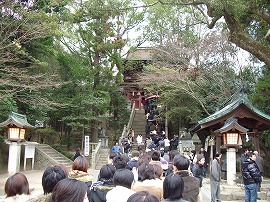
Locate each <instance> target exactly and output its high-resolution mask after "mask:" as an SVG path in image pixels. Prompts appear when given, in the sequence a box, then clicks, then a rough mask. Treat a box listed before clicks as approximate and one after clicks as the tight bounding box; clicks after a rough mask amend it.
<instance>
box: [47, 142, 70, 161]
mask: <svg viewBox="0 0 270 202" xmlns="http://www.w3.org/2000/svg"><path fill="white" fill-rule="evenodd" d="M51 146H52V148H54V149H55V150H56V151H58V152H60V153H61V154H63V155H64V156H65V157H67V158H69V159H70V160H72V161H73V157H74V155H73V154H71V153H70V152H69V151H67V150H65V148H64V147H62V146H61V145H51Z"/></svg>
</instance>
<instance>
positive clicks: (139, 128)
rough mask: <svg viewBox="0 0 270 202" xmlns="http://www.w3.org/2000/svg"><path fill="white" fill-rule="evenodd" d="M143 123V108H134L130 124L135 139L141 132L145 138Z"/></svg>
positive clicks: (144, 120) (144, 121)
mask: <svg viewBox="0 0 270 202" xmlns="http://www.w3.org/2000/svg"><path fill="white" fill-rule="evenodd" d="M145 125H146V119H145V115H144V110H135V115H134V119H133V122H132V125H131V128H132V129H133V130H134V134H135V137H134V139H135V141H136V138H137V136H138V135H139V134H142V136H143V138H144V139H145Z"/></svg>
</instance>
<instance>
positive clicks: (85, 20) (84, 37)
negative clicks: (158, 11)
mask: <svg viewBox="0 0 270 202" xmlns="http://www.w3.org/2000/svg"><path fill="white" fill-rule="evenodd" d="M71 7H72V15H71V16H69V17H68V18H67V22H66V23H65V27H63V29H64V30H66V31H67V32H66V33H68V34H66V35H65V37H63V38H61V42H62V44H64V45H65V46H66V48H67V49H68V50H69V51H70V53H71V54H72V55H73V56H74V57H77V58H80V60H81V61H83V63H82V64H81V68H83V69H84V70H86V69H88V71H86V74H85V75H84V81H82V84H83V85H85V86H88V87H89V89H88V93H89V94H91V96H93V97H91V101H95V102H97V101H100V100H107V101H108V102H106V103H103V105H99V103H96V104H95V105H94V104H93V105H91V107H90V108H91V109H90V108H89V109H88V110H89V111H91V117H92V118H91V121H90V122H89V125H90V126H91V128H90V131H91V141H93V142H95V141H97V137H98V136H97V135H98V134H97V129H98V124H99V123H100V122H101V120H100V119H98V117H106V114H107V112H108V109H109V103H110V100H113V99H107V95H115V93H112V92H115V90H118V93H119V94H120V88H119V84H120V83H121V82H122V75H121V74H122V71H123V64H122V58H121V52H122V50H123V47H124V46H125V44H126V43H127V41H126V40H127V39H124V35H125V34H126V33H127V32H128V31H129V30H130V29H132V28H134V27H135V26H137V25H138V23H140V22H141V21H142V20H143V13H142V12H140V11H138V10H136V9H132V8H131V7H132V1H129V0H126V1H110V0H108V1H107V0H106V1H99V2H95V1H80V2H74V3H73V4H72V5H71ZM122 107H124V105H122ZM114 111H115V110H114Z"/></svg>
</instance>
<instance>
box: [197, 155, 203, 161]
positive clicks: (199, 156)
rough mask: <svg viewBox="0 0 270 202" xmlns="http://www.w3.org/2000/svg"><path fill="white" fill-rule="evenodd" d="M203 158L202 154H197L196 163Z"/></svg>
mask: <svg viewBox="0 0 270 202" xmlns="http://www.w3.org/2000/svg"><path fill="white" fill-rule="evenodd" d="M202 158H204V156H203V155H202V154H198V155H197V163H199V161H200V160H201V159H202Z"/></svg>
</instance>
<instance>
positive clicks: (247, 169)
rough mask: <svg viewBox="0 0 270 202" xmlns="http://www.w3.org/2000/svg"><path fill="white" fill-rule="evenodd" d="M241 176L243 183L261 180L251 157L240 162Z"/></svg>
mask: <svg viewBox="0 0 270 202" xmlns="http://www.w3.org/2000/svg"><path fill="white" fill-rule="evenodd" d="M242 176H243V181H244V184H245V185H249V184H257V183H260V182H261V173H260V170H259V168H258V166H257V164H256V163H255V161H253V160H252V159H250V158H248V159H247V160H245V161H243V163H242Z"/></svg>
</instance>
